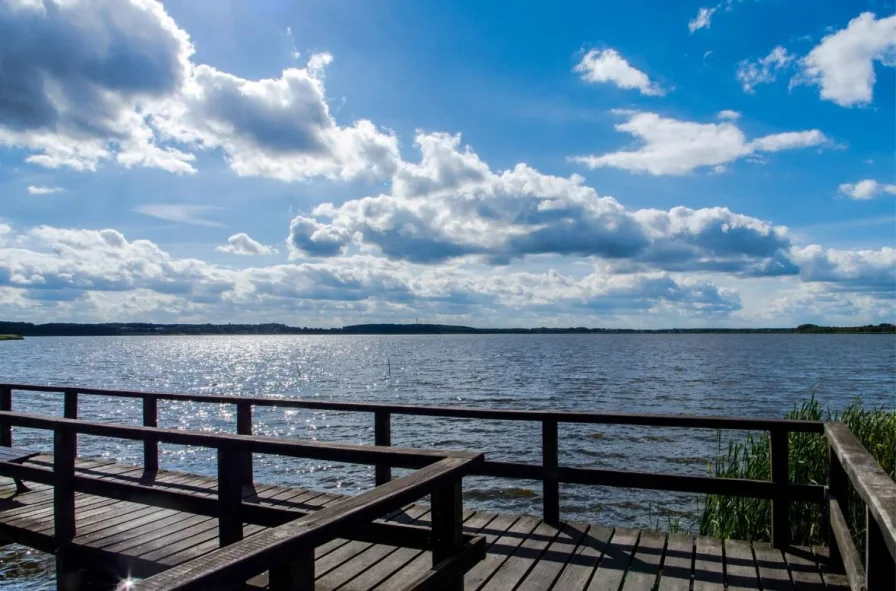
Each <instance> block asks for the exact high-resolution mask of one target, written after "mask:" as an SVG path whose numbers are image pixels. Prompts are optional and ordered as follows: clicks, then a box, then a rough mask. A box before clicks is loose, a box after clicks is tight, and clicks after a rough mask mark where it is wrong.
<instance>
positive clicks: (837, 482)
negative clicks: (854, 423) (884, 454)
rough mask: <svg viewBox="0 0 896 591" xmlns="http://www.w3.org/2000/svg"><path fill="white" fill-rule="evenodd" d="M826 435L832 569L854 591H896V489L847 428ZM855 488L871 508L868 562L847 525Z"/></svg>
mask: <svg viewBox="0 0 896 591" xmlns="http://www.w3.org/2000/svg"><path fill="white" fill-rule="evenodd" d="M824 430H825V435H826V437H827V440H828V457H829V461H830V465H829V474H830V488H829V491H828V512H829V515H830V526H831V532H830V533H831V537H830V539H831V542H830V551H831V558H832V563H833V564H834V565H836V566H841V567H842V568H843V570H844V571H845V572H846V576H847V578H848V579H849V586H850V587H851V588H852V589H853V591H863V590H865V589H868V590H869V591H878V590H880V591H892V590H893V589H896V483H894V482H893V480H892V479H891V478H890V477H889V476H888V475H887V473H886V472H884V471H883V469H882V468H881V467H880V466H879V465H878V463H877V462H876V461H875V460H874V458H873V457H871V454H869V453H868V451H867V450H866V449H865V448H864V447H863V446H862V444H861V443H859V440H858V439H856V437H855V435H853V434H852V433H851V432H850V431H849V429H848V428H847V427H846V425H844V424H843V423H828V424H826V425H825V429H824ZM850 488H852V489H854V490H855V491H856V492H857V493H858V496H859V498H860V499H861V502H862V504H864V506H865V519H864V521H865V525H866V529H865V556H864V557H862V556H860V555H859V552H858V550H857V549H856V545H855V543H854V542H853V536H852V532H851V531H850V529H851V528H850V523H849V520H848V519H847V516H849V515H850V511H849V506H848V505H849V504H848V500H849V497H850ZM852 525H853V527H855V526H856V525H857V524H852Z"/></svg>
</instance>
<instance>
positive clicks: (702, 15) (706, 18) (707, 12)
mask: <svg viewBox="0 0 896 591" xmlns="http://www.w3.org/2000/svg"><path fill="white" fill-rule="evenodd" d="M716 10H718V7H711V8H701V9H700V10H698V11H697V16H695V17H694V18H692V19H691V20H690V21H688V30H689V31H690V32H691V33H693V32H694V31H699V30H700V29H708V28H709V27H710V25H712V15H713V14H715V12H716Z"/></svg>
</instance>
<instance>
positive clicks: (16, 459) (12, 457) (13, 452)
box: [0, 445, 40, 494]
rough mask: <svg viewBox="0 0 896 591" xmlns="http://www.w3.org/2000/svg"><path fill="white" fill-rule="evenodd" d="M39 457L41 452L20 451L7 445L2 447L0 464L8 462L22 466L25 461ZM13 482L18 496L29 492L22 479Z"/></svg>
mask: <svg viewBox="0 0 896 591" xmlns="http://www.w3.org/2000/svg"><path fill="white" fill-rule="evenodd" d="M38 455H40V453H39V452H35V451H27V450H24V449H18V448H15V447H8V446H5V445H0V462H8V463H10V464H21V463H22V462H24V461H25V460H28V459H31V458H33V457H34V456H38ZM13 480H14V481H15V483H16V494H21V493H24V492H28V487H27V486H25V483H24V482H22V479H21V478H14V479H13Z"/></svg>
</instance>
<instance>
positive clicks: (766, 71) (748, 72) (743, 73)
mask: <svg viewBox="0 0 896 591" xmlns="http://www.w3.org/2000/svg"><path fill="white" fill-rule="evenodd" d="M795 61H796V56H795V55H793V54H792V53H790V52H788V51H787V49H785V48H784V47H783V46H781V45H778V46H777V47H775V48H774V49H773V50H772V51H771V53H769V54H768V55H767V56H765V57H763V58H760V59H759V60H758V61H755V62H751V61H749V60H744V61H742V62H740V63H739V64H738V65H737V80H738V82H740V84H741V87H743V89H744V92H749V93H751V94H752V93H753V92H755V88H756V86H758V85H759V84H769V83H772V82H774V81H775V80H776V79H777V77H778V74H779V73H781V72H782V71H785V70H787V69H788V68H790V67H791V66H792V65H793V64H794V63H795Z"/></svg>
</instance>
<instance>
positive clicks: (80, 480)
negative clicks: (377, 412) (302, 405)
mask: <svg viewBox="0 0 896 591" xmlns="http://www.w3.org/2000/svg"><path fill="white" fill-rule="evenodd" d="M67 397H69V398H70V397H71V395H70V394H69V395H67ZM0 425H2V429H0V432H2V433H3V440H4V441H5V442H6V443H7V444H8V443H9V442H11V434H10V431H9V429H10V427H13V426H15V427H26V428H32V429H42V430H48V431H51V432H52V433H53V468H52V470H50V469H46V468H39V467H35V466H26V465H17V464H9V463H0V476H6V477H11V478H20V479H22V480H25V481H28V482H36V483H42V484H48V485H51V486H53V520H54V521H53V525H54V544H55V545H56V546H57V547H58V548H60V549H61V551H60V552H59V553H58V555H57V556H58V558H59V561H60V562H64V561H65V559H66V552H65V548H66V547H67V545H69V544H70V543H71V541H72V540H73V539H74V537H75V536H76V534H77V531H76V515H75V493H84V494H90V495H97V496H102V497H107V498H112V499H118V500H125V501H132V502H137V503H143V504H147V505H152V506H157V507H162V508H166V509H174V510H177V511H184V512H189V513H193V514H198V515H207V516H212V517H217V518H218V538H219V542H220V545H221V546H222V547H223V546H227V545H230V544H234V543H237V542H240V541H241V540H242V539H243V524H244V523H251V524H258V525H267V526H272V527H274V528H275V529H276V527H277V526H280V525H282V524H284V523H287V522H293V521H295V520H296V519H297V518H299V520H298V521H297V522H296V523H300V524H301V528H300V529H301V531H302V535H300V536H297V537H296V538H295V540H292V539H291V538H290V541H289V547H290V548H293V547H294V546H295V547H298V546H301V547H302V548H304V550H303V552H306V553H307V552H308V551H309V550H308V548H310V552H311V553H312V555H313V551H314V545H313V544H315V543H323V542H325V541H327V540H328V539H332V538H333V537H338V536H340V535H342V534H344V533H346V532H349V531H350V532H351V536H352V538H353V539H358V540H364V541H370V542H374V543H388V544H393V545H401V546H405V547H412V548H418V549H433V551H434V555H435V556H436V557H437V558H438V559H439V561H440V562H444V561H448V563H449V566H451V567H452V568H451V569H448V571H447V573H442V572H436V571H434V572H433V573H431V576H432V577H434V578H438V577H439V576H448V575H450V574H451V573H455V574H456V573H457V572H461V573H462V572H463V571H461V570H459V568H460V566H459V565H467V566H469V564H470V563H471V562H475V561H476V560H478V559H481V557H482V556H483V555H484V546H483V544H482V542H481V541H479V542H477V541H475V540H473V539H470V538H469V537H464V536H462V535H461V533H460V532H461V524H462V518H461V515H460V513H459V512H458V507H459V506H460V505H459V503H460V502H461V481H462V478H463V477H464V476H465V475H467V474H469V473H470V472H471V470H473V469H474V468H475V466H476V465H477V464H481V463H482V462H483V460H484V456H483V454H481V453H472V452H441V451H433V450H421V449H401V448H394V447H375V446H361V445H346V444H336V443H320V442H313V441H297V440H294V439H276V438H268V437H252V436H245V435H243V436H241V435H231V434H211V433H198V432H194V431H184V430H177V429H161V428H158V427H129V426H124V425H116V424H107V423H96V422H90V421H82V420H75V419H72V418H61V419H60V418H52V417H47V416H45V415H33V414H23V413H17V412H11V411H0ZM78 434H83V435H93V436H100V437H111V438H116V439H129V440H137V441H144V442H146V441H152V442H154V443H156V444H157V443H159V442H162V443H172V444H177V445H191V446H200V447H206V448H212V449H215V450H217V458H218V462H217V472H218V473H217V478H218V488H217V497H207V496H203V495H198V494H193V493H188V492H179V491H173V490H162V489H159V488H156V487H154V486H152V485H151V481H152V479H151V478H147V483H145V484H138V483H128V482H120V481H115V480H112V479H104V478H96V477H92V476H86V475H83V474H79V473H78V472H77V471H76V469H75V467H76V462H75V460H76V453H75V449H76V437H77V435H78ZM253 453H257V454H272V455H278V456H287V457H299V458H311V459H321V460H328V461H336V462H347V463H356V464H367V465H373V464H382V465H388V466H395V467H403V468H413V469H415V470H416V471H415V472H413V473H411V474H409V475H407V476H405V477H404V478H401V479H398V480H395V481H393V482H390V483H388V484H387V485H384V486H380V487H377V488H375V489H374V490H372V491H368V492H366V493H363V494H361V495H358V496H357V497H352V498H349V499H347V500H345V501H341V502H339V503H336V504H334V505H332V506H331V507H329V508H327V509H326V510H321V511H320V513H321V514H322V515H324V516H325V517H326V518H327V520H326V521H325V522H320V520H319V519H318V518H317V517H315V516H314V515H316V514H312V515H310V516H307V514H306V513H304V512H300V511H296V510H293V509H285V508H280V507H270V506H263V505H258V504H255V503H250V502H244V500H243V499H244V496H245V495H246V493H247V490H246V489H245V487H246V486H247V485H251V480H250V481H246V480H245V479H244V475H243V474H241V473H239V472H236V471H234V470H233V465H234V463H235V462H236V460H237V459H238V458H239V457H241V455H243V454H250V455H251V454H253ZM150 474H151V473H150ZM425 495H432V503H433V515H434V518H433V520H432V531H429V530H428V529H426V528H421V527H418V526H410V525H400V524H394V523H387V522H375V521H374V520H375V519H377V518H379V517H383V516H384V515H386V514H387V513H389V512H390V511H393V510H396V509H399V508H400V507H402V506H404V505H406V504H408V503H411V502H414V501H417V500H419V499H420V498H422V497H424V496H425ZM359 503H360V504H359ZM446 515H447V517H445V516H446ZM306 516H307V517H308V519H301V518H303V517H306ZM436 516H441V517H436ZM278 531H279V530H278ZM290 531H291V530H290ZM259 539H267V538H264V537H260V538H259ZM293 542H294V543H293ZM309 544H311V545H310V546H308V545H309ZM278 548H279V546H278ZM272 552H273V551H272ZM277 552H279V550H277V551H276V552H273V553H272V554H271V555H270V556H267V554H266V556H267V558H266V560H268V562H257V561H254V559H253V561H249V562H248V563H247V566H246V568H247V569H248V570H246V572H247V573H249V574H247V576H246V578H250V577H251V576H254V574H257V572H251V573H250V571H251V570H252V569H253V568H255V567H256V566H258V565H259V564H266V565H268V567H265V568H260V569H259V571H258V572H260V571H262V570H267V569H268V568H269V567H270V565H271V562H270V561H274V562H275V563H276V561H277V560H278V559H279V557H281V554H278V553H277ZM58 566H59V564H57V567H58ZM274 566H275V569H274V570H277V569H279V568H280V565H279V564H278V563H277V564H274ZM146 568H151V567H149V566H146ZM63 570H64V568H63ZM227 572H231V571H227ZM241 572H242V571H241ZM278 572H279V571H278ZM311 572H312V577H313V568H312V571H311ZM143 574H144V576H146V575H148V574H153V573H152V572H145V573H143ZM231 574H232V573H231ZM274 578H275V579H276V578H277V575H276V574H275V575H274ZM63 579H64V577H62V576H61V575H60V581H62V580H63ZM243 580H245V579H243ZM60 585H62V586H60V588H67V587H65V586H64V585H63V584H62V583H61V582H60Z"/></svg>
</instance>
